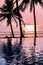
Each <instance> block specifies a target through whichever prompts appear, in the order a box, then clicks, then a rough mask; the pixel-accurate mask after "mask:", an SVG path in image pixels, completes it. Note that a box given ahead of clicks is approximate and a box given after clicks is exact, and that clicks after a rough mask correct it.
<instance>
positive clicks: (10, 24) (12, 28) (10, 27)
mask: <svg viewBox="0 0 43 65" xmlns="http://www.w3.org/2000/svg"><path fill="white" fill-rule="evenodd" d="M9 22H10V28H11V33H12V36H13V37H14V32H13V28H12V24H11V16H10V17H9Z"/></svg>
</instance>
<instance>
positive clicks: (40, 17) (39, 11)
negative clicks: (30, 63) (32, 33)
mask: <svg viewBox="0 0 43 65" xmlns="http://www.w3.org/2000/svg"><path fill="white" fill-rule="evenodd" d="M14 1H15V0H14ZM20 1H21V0H20ZM3 4H4V0H0V7H1V6H2V5H3ZM35 13H36V21H37V25H39V27H41V29H40V30H43V8H42V7H41V6H40V5H39V4H37V6H35ZM21 14H22V16H23V20H24V22H25V24H26V25H27V24H28V25H32V24H34V18H33V12H31V13H30V7H29V6H28V7H27V8H26V10H25V11H24V12H21ZM6 21H7V20H3V21H2V22H0V31H2V32H3V31H11V30H10V26H9V27H7V23H6ZM3 22H4V23H3ZM17 22H18V21H17ZM12 25H13V30H14V31H15V29H16V31H17V30H18V29H19V27H16V23H15V22H14V20H12ZM6 29H7V30H6Z"/></svg>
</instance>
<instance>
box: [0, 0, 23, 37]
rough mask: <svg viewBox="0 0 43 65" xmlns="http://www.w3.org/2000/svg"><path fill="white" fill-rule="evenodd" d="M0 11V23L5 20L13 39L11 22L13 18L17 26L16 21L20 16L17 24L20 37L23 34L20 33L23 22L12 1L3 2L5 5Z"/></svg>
mask: <svg viewBox="0 0 43 65" xmlns="http://www.w3.org/2000/svg"><path fill="white" fill-rule="evenodd" d="M15 3H16V1H15ZM17 3H18V2H17ZM0 11H1V13H0V22H1V21H2V20H4V19H6V18H7V25H10V27H11V32H12V36H13V37H14V32H13V28H12V23H11V20H12V18H13V19H14V20H15V22H16V25H18V24H17V21H16V19H18V20H19V16H20V21H19V22H20V30H21V35H22V34H23V32H22V27H21V21H22V22H24V21H23V20H22V16H21V14H20V13H19V14H18V9H17V8H14V3H13V0H5V4H4V5H3V6H2V7H0Z"/></svg>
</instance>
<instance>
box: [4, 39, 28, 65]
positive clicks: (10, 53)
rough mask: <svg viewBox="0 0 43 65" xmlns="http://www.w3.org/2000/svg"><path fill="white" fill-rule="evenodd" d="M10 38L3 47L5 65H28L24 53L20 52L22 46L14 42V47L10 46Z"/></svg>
mask: <svg viewBox="0 0 43 65" xmlns="http://www.w3.org/2000/svg"><path fill="white" fill-rule="evenodd" d="M11 40H12V39H11V38H8V39H7V46H6V45H4V46H3V54H4V56H3V57H4V58H5V59H6V62H7V65H10V64H16V65H21V64H23V65H28V62H27V58H26V56H25V53H24V52H23V50H22V45H21V44H20V42H19V43H18V41H17V42H15V43H14V44H15V45H14V46H12V44H11Z"/></svg>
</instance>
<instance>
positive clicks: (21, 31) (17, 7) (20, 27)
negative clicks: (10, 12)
mask: <svg viewBox="0 0 43 65" xmlns="http://www.w3.org/2000/svg"><path fill="white" fill-rule="evenodd" d="M16 6H17V11H18V16H19V18H18V19H19V25H20V33H21V37H24V35H23V32H22V25H21V19H20V15H19V14H20V13H19V8H18V0H16Z"/></svg>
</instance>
